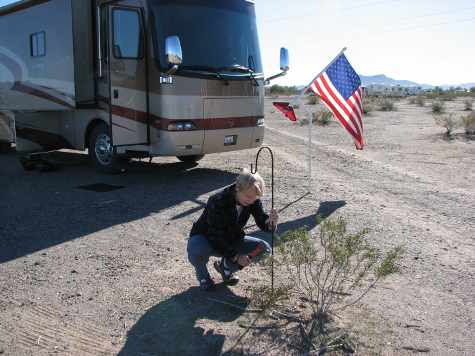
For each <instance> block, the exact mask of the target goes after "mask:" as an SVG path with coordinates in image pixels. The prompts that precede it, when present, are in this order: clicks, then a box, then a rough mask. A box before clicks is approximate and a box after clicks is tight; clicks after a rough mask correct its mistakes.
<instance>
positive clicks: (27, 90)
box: [12, 82, 74, 109]
mask: <svg viewBox="0 0 475 356" xmlns="http://www.w3.org/2000/svg"><path fill="white" fill-rule="evenodd" d="M12 90H16V91H19V92H22V93H25V94H30V95H33V96H36V97H38V98H42V99H45V100H49V101H52V102H53V103H56V104H58V105H63V106H67V107H68V108H72V109H74V106H73V105H71V104H69V103H67V102H66V101H64V100H61V99H59V98H56V97H54V96H52V95H49V94H48V93H46V92H44V91H42V90H38V89H35V88H32V87H29V86H28V85H25V84H23V83H20V82H15V85H13V87H12Z"/></svg>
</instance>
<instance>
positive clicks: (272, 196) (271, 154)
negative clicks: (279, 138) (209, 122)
mask: <svg viewBox="0 0 475 356" xmlns="http://www.w3.org/2000/svg"><path fill="white" fill-rule="evenodd" d="M264 149H266V150H267V151H269V154H270V158H271V172H272V173H271V188H272V193H271V209H274V153H273V152H272V150H271V149H270V147H269V146H263V147H261V148H260V149H259V151H257V154H256V168H255V169H253V166H252V163H251V173H252V174H254V173H256V172H257V161H258V160H259V154H260V153H261V152H262V150H264ZM271 228H272V230H271V231H272V239H271V247H272V249H271V254H272V258H271V291H272V293H274V232H275V226H273V227H271Z"/></svg>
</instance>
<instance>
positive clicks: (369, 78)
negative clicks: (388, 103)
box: [360, 74, 475, 89]
mask: <svg viewBox="0 0 475 356" xmlns="http://www.w3.org/2000/svg"><path fill="white" fill-rule="evenodd" d="M360 78H361V82H362V84H363V85H365V86H368V85H371V84H380V85H387V86H393V85H400V86H402V87H413V86H416V87H422V88H424V89H432V88H434V87H435V85H431V84H420V83H416V82H411V81H410V80H396V79H393V78H389V77H387V76H385V75H384V74H378V75H360ZM438 86H439V87H440V88H442V89H449V88H451V87H462V88H465V89H470V88H473V87H475V83H463V84H458V85H445V84H444V85H438Z"/></svg>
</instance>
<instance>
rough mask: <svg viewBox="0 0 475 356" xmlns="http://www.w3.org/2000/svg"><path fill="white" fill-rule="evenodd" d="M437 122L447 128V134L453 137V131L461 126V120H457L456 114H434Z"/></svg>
mask: <svg viewBox="0 0 475 356" xmlns="http://www.w3.org/2000/svg"><path fill="white" fill-rule="evenodd" d="M434 120H435V123H436V124H437V125H439V126H442V127H444V128H445V130H446V131H445V136H446V137H448V138H450V137H452V132H453V131H454V130H455V129H456V128H457V127H458V126H459V124H460V122H459V121H458V120H457V118H456V117H455V115H454V114H452V113H450V114H446V115H442V114H438V115H434Z"/></svg>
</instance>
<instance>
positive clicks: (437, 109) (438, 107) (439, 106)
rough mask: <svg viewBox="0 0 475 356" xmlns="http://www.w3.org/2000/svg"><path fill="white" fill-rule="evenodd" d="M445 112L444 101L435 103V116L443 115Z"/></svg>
mask: <svg viewBox="0 0 475 356" xmlns="http://www.w3.org/2000/svg"><path fill="white" fill-rule="evenodd" d="M444 112H445V104H444V103H443V102H442V101H434V102H433V103H432V113H433V114H436V115H438V114H443V113H444Z"/></svg>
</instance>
